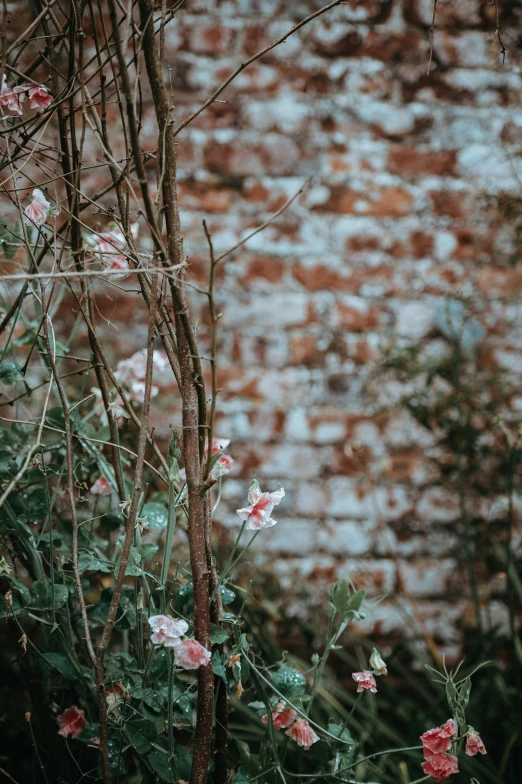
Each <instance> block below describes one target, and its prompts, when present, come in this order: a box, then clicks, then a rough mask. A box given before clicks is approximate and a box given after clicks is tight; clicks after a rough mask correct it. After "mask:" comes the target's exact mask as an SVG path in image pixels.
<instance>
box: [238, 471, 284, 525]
mask: <svg viewBox="0 0 522 784" xmlns="http://www.w3.org/2000/svg"><path fill="white" fill-rule="evenodd" d="M284 494H285V491H284V490H283V488H282V487H281V488H280V489H279V490H276V491H275V492H274V493H262V492H261V488H260V487H259V485H258V483H257V482H256V480H254V481H253V482H252V485H251V487H250V490H249V491H248V503H249V504H250V506H247V507H245V508H244V509H237V510H236V511H237V514H238V515H239V517H240V518H241V520H246V528H247V529H248V530H249V531H259V530H260V529H261V528H272V526H273V525H276V523H277V520H272V518H271V515H272V511H273V509H274V506H277V505H278V504H280V503H281V499H282V498H283V496H284Z"/></svg>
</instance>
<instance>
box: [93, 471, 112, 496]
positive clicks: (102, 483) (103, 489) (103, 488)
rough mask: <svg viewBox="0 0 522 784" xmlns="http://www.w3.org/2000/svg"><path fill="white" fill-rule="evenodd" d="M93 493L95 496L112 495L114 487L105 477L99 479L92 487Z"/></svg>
mask: <svg viewBox="0 0 522 784" xmlns="http://www.w3.org/2000/svg"><path fill="white" fill-rule="evenodd" d="M91 493H92V494H93V495H100V496H101V495H110V494H111V493H112V487H111V486H110V484H109V483H108V481H107V480H106V479H105V477H104V476H100V477H98V479H97V480H96V482H95V483H94V484H93V485H92V487H91Z"/></svg>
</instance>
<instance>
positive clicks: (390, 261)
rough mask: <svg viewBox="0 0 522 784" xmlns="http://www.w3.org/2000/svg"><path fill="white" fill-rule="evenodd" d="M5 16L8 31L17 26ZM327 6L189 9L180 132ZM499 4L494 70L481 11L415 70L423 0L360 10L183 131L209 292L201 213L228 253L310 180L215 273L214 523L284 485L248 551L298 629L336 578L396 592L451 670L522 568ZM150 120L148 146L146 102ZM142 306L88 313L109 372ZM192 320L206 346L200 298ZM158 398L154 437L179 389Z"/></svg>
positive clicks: (184, 178) (513, 255)
mask: <svg viewBox="0 0 522 784" xmlns="http://www.w3.org/2000/svg"><path fill="white" fill-rule="evenodd" d="M11 6H12V11H13V15H12V21H13V23H14V24H15V25H17V24H18V22H19V21H20V23H21V20H22V17H24V15H28V14H30V13H31V11H30V9H29V8H28V7H27V5H26V4H25V3H22V4H16V3H13V4H11ZM320 6H321V3H319V2H316V0H307V1H306V2H301V1H297V0H295V1H292V2H290V1H289V0H264V1H263V2H257V1H256V0H224V1H223V2H217V1H216V2H210V0H187V2H186V3H185V4H184V6H183V8H182V9H181V10H180V12H179V13H178V15H177V17H176V19H175V20H174V21H173V22H172V23H171V24H170V25H169V26H168V28H167V32H166V47H167V51H168V52H169V53H170V54H169V56H170V58H171V60H170V67H169V71H168V73H167V74H166V78H167V79H169V80H170V82H171V85H172V95H173V101H174V105H175V110H174V114H175V118H176V121H181V120H183V119H184V118H186V117H187V116H188V115H189V114H190V113H191V112H192V111H193V110H194V109H195V108H197V107H198V106H199V105H200V104H201V103H202V101H203V100H204V99H206V98H207V97H208V96H209V95H210V94H211V93H212V92H213V90H214V89H215V88H216V87H217V86H218V85H219V84H220V83H221V82H222V81H223V80H224V79H225V78H227V76H228V75H229V74H230V73H231V72H232V71H233V70H234V69H235V68H236V67H237V66H238V65H239V64H240V63H242V62H245V61H246V60H247V58H248V57H250V56H251V55H253V54H254V53H255V52H257V51H258V50H260V49H261V48H263V47H264V46H266V45H267V44H269V43H270V42H271V41H273V40H274V39H276V38H277V37H279V36H280V35H282V34H283V33H284V32H285V31H287V30H288V29H289V28H291V27H292V25H293V24H295V23H296V22H297V21H298V20H300V19H302V18H303V17H304V16H306V15H307V14H309V13H312V12H313V11H315V10H316V9H318V8H319V7H320ZM499 11H500V19H501V28H500V35H501V41H502V42H503V45H504V46H505V48H506V57H505V63H504V64H503V62H502V60H503V57H502V54H501V51H500V50H501V44H500V42H499V38H498V36H497V34H496V32H495V30H496V27H497V23H496V15H495V14H496V8H495V6H494V5H490V4H488V3H487V2H479V0H454V1H453V2H451V1H450V0H448V1H446V2H443V0H439V3H438V10H437V17H436V28H435V32H434V39H433V57H432V63H431V68H430V72H429V74H428V73H427V71H428V62H429V59H430V45H429V41H430V25H431V18H432V3H431V0H393V1H392V0H366V1H365V2H357V0H352V1H351V2H349V3H347V4H346V5H342V6H339V7H337V8H335V9H334V10H332V11H330V12H329V13H327V14H325V15H324V16H321V17H320V18H318V19H317V20H315V21H314V22H312V23H310V24H309V25H307V26H306V27H305V28H303V30H302V31H300V32H299V33H298V34H296V35H294V36H292V37H291V38H290V39H289V40H288V41H287V42H286V43H284V44H282V45H281V46H280V47H278V48H277V49H274V50H273V51H271V52H269V53H268V54H267V55H266V56H264V57H263V58H262V59H261V60H259V61H257V62H255V63H254V64H253V65H251V66H250V67H249V68H247V69H246V70H245V71H244V72H243V73H242V74H241V75H240V76H239V77H238V78H237V79H236V80H235V81H234V82H233V83H232V85H231V86H230V87H229V88H228V89H227V90H226V91H225V92H224V93H223V94H222V95H221V96H220V98H219V100H218V101H217V102H216V103H214V104H213V105H211V106H210V107H209V108H208V109H207V110H206V111H205V112H204V113H203V114H201V116H200V117H198V118H197V119H196V121H195V122H193V123H192V124H191V125H190V126H189V127H188V128H187V129H186V130H185V131H184V132H183V133H182V134H180V136H179V137H178V139H179V146H178V154H179V174H180V200H181V208H182V220H183V229H184V235H185V243H186V252H187V257H188V263H189V274H190V276H191V280H192V281H193V282H194V283H196V284H197V285H199V286H200V287H203V288H204V287H205V285H206V279H207V274H208V268H209V262H208V252H207V246H206V242H205V237H204V233H203V229H202V224H201V221H202V218H205V219H206V220H207V222H208V226H209V229H210V231H211V233H212V236H213V241H214V245H215V248H216V252H218V253H220V252H223V251H225V250H227V249H228V248H230V247H231V246H233V245H234V244H235V243H236V242H238V240H239V239H241V238H242V237H244V236H245V235H246V234H247V233H248V232H249V231H251V230H253V229H254V228H255V227H257V226H259V225H261V224H262V223H263V222H264V221H265V220H267V219H268V218H269V217H270V216H271V215H272V214H273V213H274V212H275V211H277V210H278V209H279V208H281V207H282V205H284V204H285V202H286V201H287V200H288V199H289V198H290V197H291V196H292V195H294V194H295V193H296V192H297V191H298V189H299V188H300V187H301V185H302V184H303V182H304V181H305V179H306V178H307V177H308V176H310V175H311V177H312V180H311V183H309V184H308V185H307V186H306V188H305V191H304V193H303V194H302V195H301V196H300V197H299V199H297V200H296V201H295V202H293V204H292V205H291V206H290V207H289V208H288V209H287V210H286V211H284V213H283V214H282V215H281V217H279V218H278V219H277V220H275V221H274V222H273V223H272V224H271V225H270V226H269V227H268V228H267V229H266V230H265V231H263V232H262V233H260V234H258V235H257V236H255V237H254V238H253V239H252V240H250V241H249V242H248V243H247V245H246V246H244V247H242V248H241V249H240V250H238V251H237V252H235V253H233V254H232V255H230V256H229V257H228V258H227V260H226V261H224V262H223V263H222V265H221V268H220V272H219V276H218V294H217V299H218V305H219V309H220V311H221V313H222V317H221V319H220V332H219V352H220V354H219V356H220V359H219V384H220V387H222V392H221V393H220V398H219V426H218V430H217V435H219V436H221V437H227V438H230V439H231V445H230V447H229V449H228V451H229V452H230V454H231V455H232V456H233V457H234V458H235V461H236V463H235V466H234V469H233V471H232V473H231V474H230V475H228V476H227V477H226V479H225V481H224V485H223V498H224V504H223V506H222V507H221V508H220V510H219V511H218V514H217V523H218V531H219V530H220V529H219V526H221V531H222V534H223V536H224V537H226V536H229V537H232V536H233V535H234V533H235V532H236V531H237V530H238V523H239V520H238V518H237V517H236V515H235V511H234V510H235V509H236V508H237V507H238V506H243V505H244V503H245V497H246V491H247V488H248V484H249V482H250V480H251V478H252V477H256V478H257V479H258V480H259V482H260V483H261V485H262V488H263V489H267V490H274V489H276V487H277V486H279V485H282V486H283V487H284V489H285V491H286V498H285V500H284V502H283V504H282V505H281V506H280V507H279V508H278V509H277V510H276V512H277V514H276V519H278V520H279V524H278V526H276V527H275V528H274V529H271V530H270V531H264V532H262V535H260V536H259V537H258V538H257V540H256V544H255V547H256V554H255V558H254V563H255V566H256V569H258V570H259V573H261V572H266V573H267V575H269V576H272V577H275V578H277V579H278V580H279V581H280V589H279V590H282V591H283V592H284V604H285V607H286V611H285V612H286V614H287V616H289V617H290V618H292V617H294V618H306V617H308V618H309V617H310V613H311V609H310V608H311V607H312V608H313V605H314V603H322V604H324V603H325V601H326V590H327V588H326V586H327V585H328V584H329V583H331V582H332V580H334V579H336V578H337V577H349V578H351V579H352V580H354V581H355V583H356V584H357V587H359V588H360V587H367V588H368V590H369V591H370V592H371V595H372V596H374V597H380V598H383V597H384V598H383V600H382V601H381V602H380V603H379V604H376V606H375V609H374V614H373V617H369V618H368V619H367V622H366V628H368V629H369V628H370V627H372V628H373V633H374V635H376V636H377V637H378V635H382V636H385V637H386V638H387V639H390V640H393V639H394V638H398V637H401V635H404V634H405V633H407V634H412V635H420V637H421V638H423V639H424V640H426V641H427V644H429V645H433V644H435V645H436V646H437V648H438V649H439V650H440V651H445V652H446V653H447V654H448V655H450V656H452V657H457V656H458V655H459V651H460V649H461V645H462V640H463V634H464V630H465V628H466V625H467V626H468V627H471V628H475V627H476V626H477V624H478V623H479V622H480V623H483V624H489V625H490V627H489V628H491V627H494V626H495V625H496V624H500V626H501V627H503V626H505V625H506V624H509V622H510V615H509V611H508V609H507V606H508V604H509V602H507V600H506V595H505V586H506V564H505V560H504V559H503V557H502V553H500V555H499V552H500V551H499V548H500V550H502V547H503V546H504V544H505V542H506V540H507V538H509V542H510V545H512V547H513V548H514V549H513V552H515V554H516V553H518V555H517V556H516V557H520V511H521V509H522V505H521V503H520V500H519V496H518V494H517V488H516V483H514V482H512V483H511V485H510V484H509V481H508V480H509V477H510V476H511V474H510V471H511V472H512V469H513V461H512V454H513V450H516V443H515V440H514V439H516V431H517V427H518V421H519V416H520V410H521V409H522V396H521V395H520V392H519V386H520V379H521V376H522V355H521V353H520V349H521V346H522V327H521V319H520V316H521V310H522V307H521V306H522V298H521V292H522V272H521V270H520V265H519V263H518V252H519V243H520V239H521V236H522V209H521V202H520V199H519V196H518V194H519V193H520V182H521V177H522V164H521V160H522V159H521V152H522V112H521V109H520V96H521V86H522V75H521V70H520V65H521V62H522V53H521V46H522V38H521V34H520V30H521V29H522V28H521V24H520V23H521V21H522V3H520V2H519V1H518V0H517V2H505V3H501V2H500V0H499ZM17 14H18V16H17ZM24 21H25V19H24ZM86 46H87V55H88V54H89V52H90V49H89V47H91V48H92V42H90V41H87V42H86ZM142 112H143V115H142V117H143V138H144V142H143V144H144V147H147V146H150V150H151V151H153V150H154V147H155V145H156V137H155V129H154V125H153V123H152V112H150V113H149V106H148V103H147V96H143V106H142ZM111 121H113V122H115V123H116V122H119V119H118V115H117V111H116V107H114V116H113V117H112V118H111ZM94 149H95V148H94V147H93V150H94ZM93 155H95V156H98V157H100V151H99V150H95V152H93ZM149 175H150V179H151V182H153V183H155V177H156V172H155V161H154V156H153V155H151V157H150V161H149ZM96 176H97V175H96V170H94V172H93V174H92V186H93V190H96V188H97V187H99V186H100V185H101V183H99V182H97V180H96ZM110 206H111V204H109V203H108V202H107V203H106V202H105V201H102V202H100V207H103V208H104V209H105V208H107V207H110ZM112 206H115V205H112ZM134 218H139V216H138V215H135V216H134ZM88 220H89V221H90V223H91V224H92V226H94V227H96V228H98V229H101V228H102V227H103V226H104V223H105V222H106V220H107V219H106V217H104V216H103V215H102V214H100V213H97V212H96V211H93V212H91V215H90V217H89V218H88ZM135 300H136V296H135V295H132V294H125V293H124V292H122V290H121V289H114V291H112V292H111V293H110V294H107V293H106V292H104V293H102V294H101V295H100V297H99V298H98V300H97V306H98V308H99V311H100V313H101V314H102V316H103V317H104V318H106V319H107V322H106V326H105V335H106V342H107V347H108V350H110V351H112V354H113V356H114V358H115V360H119V359H123V358H125V357H127V356H129V355H130V354H132V353H133V352H134V351H136V350H138V349H139V348H141V347H142V346H143V345H144V337H145V334H146V329H147V327H146V319H145V317H144V314H143V313H141V311H140V310H139V309H137V306H136V302H135ZM193 307H194V308H195V309H196V310H197V309H199V310H200V318H201V321H200V337H201V338H202V339H203V340H205V338H206V337H207V336H208V333H209V328H208V314H207V313H206V310H205V307H204V297H202V296H200V295H198V294H197V292H196V291H195V292H194V297H193ZM62 317H63V319H64V324H65V325H66V324H67V319H68V316H67V313H64V312H62ZM154 405H155V414H154V416H155V418H156V434H157V435H158V436H159V437H160V438H165V439H166V438H167V437H168V435H169V426H170V425H171V424H176V423H177V414H176V407H177V401H176V397H175V393H174V391H173V389H172V388H171V387H169V385H168V384H166V385H165V384H164V385H163V386H162V390H161V395H160V396H159V397H158V398H157V399H156V400H155V402H154ZM499 416H500V417H501V419H499ZM510 461H511V462H510ZM510 466H511V467H510ZM513 470H514V469H513ZM473 583H476V584H475V585H473ZM280 598H281V594H280V593H279V594H277V592H275V593H274V601H275V605H274V606H277V603H278V601H279V600H280ZM513 612H514V611H513ZM512 615H513V613H512ZM479 616H480V617H479ZM482 616H483V617H482ZM312 617H313V614H312ZM287 631H288V634H289V635H290V636H291V634H292V631H291V629H290V627H289V628H288V630H287Z"/></svg>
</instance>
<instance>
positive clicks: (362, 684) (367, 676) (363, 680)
mask: <svg viewBox="0 0 522 784" xmlns="http://www.w3.org/2000/svg"><path fill="white" fill-rule="evenodd" d="M352 678H353V679H354V681H357V683H358V684H359V685H358V686H357V692H361V691H364V690H365V689H369V690H370V691H372V692H373V693H374V694H377V684H376V683H375V678H374V677H373V675H372V674H371V672H353V673H352Z"/></svg>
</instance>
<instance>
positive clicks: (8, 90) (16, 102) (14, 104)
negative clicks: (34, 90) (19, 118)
mask: <svg viewBox="0 0 522 784" xmlns="http://www.w3.org/2000/svg"><path fill="white" fill-rule="evenodd" d="M26 90H27V88H26V87H8V86H7V84H6V81H5V76H4V79H3V82H2V89H1V90H0V106H6V107H7V109H8V111H10V112H14V113H15V114H18V115H21V114H22V103H23V102H24V100H25V93H26Z"/></svg>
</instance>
